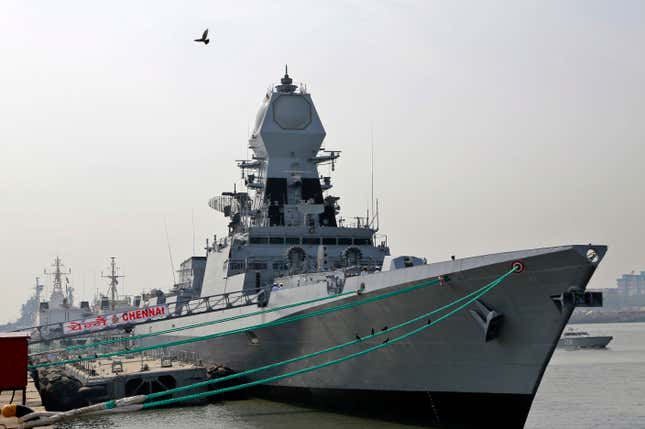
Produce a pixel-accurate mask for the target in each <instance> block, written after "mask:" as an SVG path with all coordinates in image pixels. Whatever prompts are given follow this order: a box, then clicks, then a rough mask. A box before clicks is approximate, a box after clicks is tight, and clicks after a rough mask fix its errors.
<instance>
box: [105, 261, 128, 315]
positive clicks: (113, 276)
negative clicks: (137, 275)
mask: <svg viewBox="0 0 645 429" xmlns="http://www.w3.org/2000/svg"><path fill="white" fill-rule="evenodd" d="M109 268H110V273H109V274H108V275H104V274H103V272H101V277H103V278H105V279H110V285H109V286H108V295H109V296H110V301H111V302H112V307H114V303H115V302H116V300H117V299H118V297H119V292H118V290H117V285H118V284H119V280H118V279H119V278H122V277H125V276H124V275H119V274H118V271H119V267H117V266H116V258H115V257H114V256H111V257H110V267H109Z"/></svg>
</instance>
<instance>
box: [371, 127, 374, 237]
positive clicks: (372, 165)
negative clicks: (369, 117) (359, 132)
mask: <svg viewBox="0 0 645 429" xmlns="http://www.w3.org/2000/svg"><path fill="white" fill-rule="evenodd" d="M370 144H371V146H372V156H371V160H370V164H371V170H372V171H371V188H372V189H371V199H370V206H371V207H372V216H374V125H373V124H372V123H370ZM370 225H371V222H370Z"/></svg>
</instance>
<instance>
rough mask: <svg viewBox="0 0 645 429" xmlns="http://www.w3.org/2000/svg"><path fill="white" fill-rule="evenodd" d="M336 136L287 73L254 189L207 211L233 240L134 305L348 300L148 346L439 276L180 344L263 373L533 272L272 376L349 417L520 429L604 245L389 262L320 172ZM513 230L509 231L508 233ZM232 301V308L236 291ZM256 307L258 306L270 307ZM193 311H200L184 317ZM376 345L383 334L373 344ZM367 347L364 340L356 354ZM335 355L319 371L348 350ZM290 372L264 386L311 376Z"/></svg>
mask: <svg viewBox="0 0 645 429" xmlns="http://www.w3.org/2000/svg"><path fill="white" fill-rule="evenodd" d="M324 138H325V129H324V127H323V124H322V122H321V119H320V117H319V115H318V112H317V110H316V107H315V106H314V103H313V101H312V97H311V95H310V94H309V93H308V91H307V90H306V88H305V87H304V86H303V85H295V84H294V83H293V80H292V78H291V77H289V75H288V73H285V75H284V77H283V78H282V79H281V80H280V83H279V84H276V85H272V86H271V87H270V89H269V90H268V91H267V93H266V94H265V95H264V98H263V100H262V102H261V104H260V107H259V110H258V112H257V117H256V121H255V126H254V129H253V132H252V135H251V137H250V139H249V147H250V149H251V150H252V152H253V156H252V157H251V159H246V160H241V161H237V165H238V167H240V169H241V170H242V177H243V178H244V182H245V187H246V189H244V190H238V189H234V190H233V191H231V192H223V193H222V194H221V195H218V196H216V197H214V198H212V199H211V200H210V201H209V203H208V204H209V206H210V207H211V208H213V209H214V210H216V211H218V212H220V213H221V214H223V215H224V216H225V217H226V218H228V219H229V223H228V232H227V233H226V234H225V235H223V236H221V237H219V238H218V237H214V238H213V239H212V241H211V242H210V243H209V242H207V246H206V256H205V257H203V256H199V257H193V258H190V259H188V260H186V261H185V262H184V263H183V264H182V267H181V270H180V272H182V273H184V276H183V277H182V286H181V288H178V287H177V286H175V288H173V290H171V291H169V292H168V293H166V294H164V293H161V292H159V291H155V293H154V294H149V295H148V296H144V297H139V298H137V305H141V306H144V307H145V306H148V307H149V306H154V305H159V304H162V303H165V304H171V303H173V302H174V303H175V305H176V306H177V308H179V309H178V310H177V311H179V312H180V311H181V306H179V304H180V303H181V302H182V300H183V301H185V302H187V300H189V299H194V298H196V297H201V298H200V299H202V298H203V300H204V302H207V301H208V297H210V296H221V295H220V294H229V293H230V294H234V293H238V292H240V291H241V293H242V294H244V295H246V296H259V295H262V296H263V299H262V302H261V304H260V305H261V306H262V307H265V308H269V309H270V308H272V307H276V306H284V305H287V304H291V303H299V302H302V301H305V300H310V299H311V300H313V299H315V298H320V297H325V296H329V295H334V294H337V293H338V292H339V291H353V290H359V288H360V289H362V290H364V291H363V293H362V294H361V295H360V296H359V295H357V294H352V295H344V296H340V297H334V298H333V299H331V300H330V301H325V302H323V303H321V302H318V303H315V304H310V305H305V306H298V307H294V308H293V309H290V310H280V311H277V312H274V313H268V314H261V315H257V316H251V317H247V318H241V319H238V320H233V321H229V322H226V323H221V324H217V325H211V326H202V327H195V328H190V329H186V330H178V331H176V332H173V333H172V334H170V335H164V336H163V337H150V338H147V339H146V340H145V341H146V342H148V343H150V342H153V341H157V342H165V341H169V340H178V339H185V338H187V337H197V336H203V335H207V334H213V333H216V332H220V331H226V330H231V329H236V328H244V327H248V326H253V325H256V324H259V323H264V322H270V321H273V320H278V319H281V318H286V317H290V316H293V315H294V314H306V313H310V312H314V311H317V310H320V309H322V308H328V307H331V306H337V305H339V304H342V303H346V302H354V301H357V300H360V299H363V298H364V297H365V296H378V295H380V294H384V293H387V292H392V291H396V290H400V289H402V288H406V287H408V286H410V285H414V284H418V283H422V282H427V281H431V280H433V279H437V278H438V277H441V278H442V279H444V282H443V284H441V285H439V286H436V287H427V288H419V289H418V290H414V291H413V292H409V293H404V294H400V295H397V296H395V297H392V298H389V299H385V300H382V301H377V302H371V303H369V304H365V305H361V306H357V307H353V308H349V309H346V310H343V311H339V312H334V313H330V314H326V315H321V316H317V317H312V318H305V319H302V320H299V321H296V322H293V323H287V324H283V325H280V326H273V327H269V328H264V329H258V330H254V331H252V332H245V333H240V334H237V335H230V336H226V337H221V338H217V339H212V340H209V341H199V342H193V343H190V344H186V345H184V346H182V347H184V348H186V349H190V350H191V351H194V352H197V353H199V356H200V357H201V359H203V360H204V361H207V362H213V363H222V364H225V365H226V366H228V367H230V368H232V369H233V370H235V371H242V370H246V369H251V368H255V367H259V366H261V365H264V364H268V363H272V362H277V361H282V360H285V359H288V358H291V357H295V356H300V355H304V354H307V353H312V352H315V351H318V350H321V349H323V348H326V347H329V346H333V345H336V344H339V343H343V342H346V341H348V340H350V339H353V338H354V337H355V335H357V334H359V335H365V334H368V333H369V332H370V330H372V329H374V328H376V329H381V327H383V326H393V325H395V324H398V323H402V322H404V321H407V320H410V319H412V318H414V317H416V316H418V315H420V314H424V313H427V312H428V311H430V310H432V309H434V308H437V307H439V306H441V305H445V304H447V303H450V302H452V301H454V300H455V299H457V298H460V297H462V296H464V295H465V294H467V293H470V292H472V291H474V290H476V289H477V288H480V287H481V286H483V285H484V284H486V283H488V282H490V281H492V280H494V279H496V278H498V277H499V276H500V275H502V274H504V273H506V272H508V271H509V269H510V268H511V267H512V266H513V264H515V266H517V267H519V268H521V269H519V270H518V271H521V272H516V273H514V274H512V275H511V276H510V277H509V278H508V279H507V280H506V282H505V283H504V284H503V285H502V286H500V287H498V288H496V289H494V290H493V291H491V292H490V293H489V294H487V295H486V296H484V297H482V298H481V299H479V300H478V301H477V303H476V305H474V306H473V307H472V308H471V309H470V310H466V311H462V312H460V313H457V314H456V315H455V316H454V317H451V318H449V319H447V320H445V322H443V323H441V324H439V325H437V326H436V327H433V329H428V330H426V331H424V332H423V333H422V334H419V335H417V336H414V337H410V338H409V339H407V340H405V341H401V342H399V343H396V344H393V345H392V346H391V347H385V348H383V349H381V350H379V351H378V352H374V353H370V354H369V355H366V356H362V357H360V358H357V359H353V360H350V361H346V362H343V363H342V364H340V365H336V366H331V367H326V368H322V369H320V370H318V371H314V372H310V373H306V374H301V375H298V376H296V377H291V378H285V379H281V380H278V381H274V382H272V383H269V384H268V385H266V386H265V387H264V390H263V392H266V393H268V394H271V395H272V397H273V398H283V397H284V398H296V399H298V400H306V401H309V402H312V403H317V404H323V405H331V406H339V407H340V408H343V407H344V408H346V409H353V408H354V407H356V406H359V405H361V404H368V405H370V404H371V405H376V406H378V407H380V408H381V409H397V408H398V407H401V406H406V407H408V408H414V409H415V410H417V411H418V410H421V411H422V412H423V413H424V414H425V415H426V416H428V419H430V420H431V421H432V422H433V424H441V425H443V424H452V423H458V424H462V423H464V424H469V425H473V426H476V427H484V426H490V425H495V427H522V426H523V425H524V422H525V419H526V417H527V415H528V413H529V409H530V406H531V403H532V401H533V398H534V396H535V394H536V391H537V389H538V386H539V384H540V380H541V379H542V375H543V373H544V370H545V368H546V366H547V364H548V362H549V360H550V358H551V355H552V354H553V352H554V349H555V347H556V345H557V343H558V339H559V338H560V335H561V333H562V331H563V329H564V327H565V325H566V323H567V321H568V319H569V317H570V316H571V313H572V311H573V309H574V307H575V306H576V305H581V304H582V305H593V304H594V303H593V302H592V301H594V300H596V299H597V297H595V296H594V295H591V294H590V293H589V292H585V288H586V285H587V283H588V281H589V279H590V278H591V276H592V274H593V273H594V271H595V269H596V268H597V266H598V264H599V263H600V261H601V260H602V258H603V257H604V255H605V252H606V246H603V245H591V244H589V245H561V246H555V247H548V248H536V249H528V250H518V251H511V252H505V253H497V254H489V255H483V256H476V257H469V258H463V259H454V258H453V259H452V260H447V261H442V262H435V263H427V262H426V260H425V259H423V258H420V257H415V256H410V255H399V256H395V255H392V254H391V252H390V248H389V246H388V243H387V240H386V239H385V238H380V236H379V234H378V228H377V225H375V222H374V221H373V218H372V219H371V218H370V217H369V216H367V217H366V218H355V222H353V223H349V222H347V221H345V220H343V219H342V218H341V217H340V216H339V204H338V201H339V197H338V196H334V195H333V194H332V193H331V192H330V191H331V189H332V181H331V178H330V177H328V176H321V175H320V173H319V169H318V167H319V166H320V165H322V164H331V166H332V169H331V170H332V171H333V168H334V167H335V162H336V160H337V159H338V157H339V154H340V153H339V151H332V150H324V149H323V148H322V147H321V145H322V143H323V140H324ZM509 233H510V232H509ZM226 296H227V299H228V295H226ZM600 299H601V298H600ZM258 301H259V300H258ZM257 310H258V308H257V306H256V305H246V306H232V307H231V308H230V309H226V310H224V311H222V312H213V313H206V314H195V315H191V316H187V317H182V318H176V319H172V320H160V321H155V322H153V323H150V324H145V325H140V326H136V327H135V333H136V334H145V333H149V332H154V331H158V330H162V329H170V328H175V327H181V326H182V325H184V326H187V325H193V324H197V323H201V322H208V321H209V320H215V319H221V318H224V317H229V316H238V315H242V314H245V313H251V312H257ZM188 311H190V310H188ZM375 341H376V344H378V343H379V342H380V341H381V340H375ZM356 347H358V348H360V347H361V345H358V346H356ZM346 353H349V352H348V351H338V352H332V353H328V354H326V355H325V356H322V357H318V358H315V359H312V360H311V361H310V362H308V365H310V364H311V365H313V364H315V363H320V362H324V361H326V360H328V359H333V358H337V357H339V356H342V355H344V354H346ZM301 366H302V365H298V364H291V365H286V366H283V367H280V368H276V369H273V370H270V371H265V372H263V373H262V374H257V375H256V376H255V377H256V378H257V379H259V378H264V377H268V376H271V375H276V374H282V373H286V372H289V371H293V370H295V369H298V368H300V367H301Z"/></svg>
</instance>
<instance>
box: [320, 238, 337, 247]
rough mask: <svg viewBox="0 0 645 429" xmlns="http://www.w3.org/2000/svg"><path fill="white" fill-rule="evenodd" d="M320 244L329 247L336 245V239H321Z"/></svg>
mask: <svg viewBox="0 0 645 429" xmlns="http://www.w3.org/2000/svg"><path fill="white" fill-rule="evenodd" d="M322 243H323V244H327V245H330V246H333V245H335V244H336V238H332V237H323V239H322Z"/></svg>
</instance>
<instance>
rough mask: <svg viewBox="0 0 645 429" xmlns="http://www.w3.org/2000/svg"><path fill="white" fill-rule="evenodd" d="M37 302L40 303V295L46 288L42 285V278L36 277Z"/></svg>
mask: <svg viewBox="0 0 645 429" xmlns="http://www.w3.org/2000/svg"><path fill="white" fill-rule="evenodd" d="M34 289H35V290H36V301H38V302H40V295H41V294H42V293H43V290H44V289H45V286H44V285H42V284H40V277H36V287H35V288H34Z"/></svg>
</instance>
